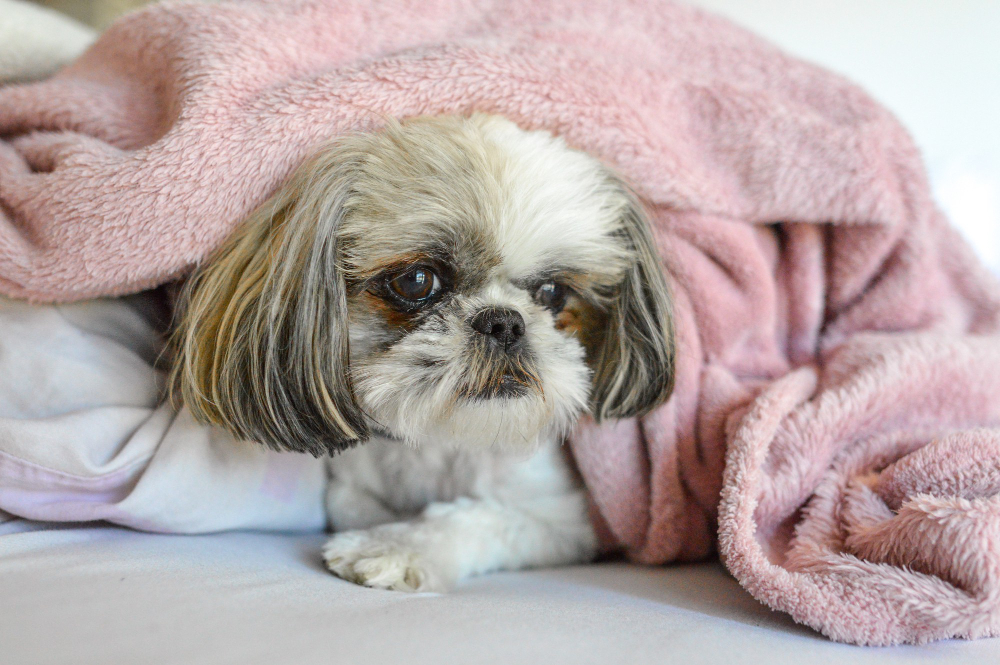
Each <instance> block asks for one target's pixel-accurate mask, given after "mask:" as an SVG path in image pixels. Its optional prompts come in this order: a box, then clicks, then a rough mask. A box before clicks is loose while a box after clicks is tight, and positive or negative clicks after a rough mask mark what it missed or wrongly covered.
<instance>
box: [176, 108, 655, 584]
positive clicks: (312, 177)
mask: <svg viewBox="0 0 1000 665" xmlns="http://www.w3.org/2000/svg"><path fill="white" fill-rule="evenodd" d="M414 271H419V272H420V274H421V275H422V276H426V275H432V276H433V277H432V278H430V279H429V280H425V281H424V282H423V283H424V284H425V285H426V293H427V294H428V295H426V296H425V297H422V298H419V299H411V298H407V297H405V296H406V293H405V292H404V293H403V294H402V295H401V294H399V293H397V292H396V291H395V290H394V289H398V288H399V287H398V286H394V285H395V284H397V283H398V281H399V280H400V279H404V280H405V279H409V278H410V277H408V276H411V275H414V274H416V273H415V272H414ZM421 288H423V287H421ZM418 293H423V292H422V291H420V292H418ZM551 293H560V294H562V296H561V297H559V298H553V297H550V294H551ZM178 320H179V324H178V327H177V331H176V333H175V335H174V340H175V348H176V354H175V359H174V362H175V364H174V383H175V385H176V386H177V387H179V389H180V394H181V396H182V397H183V401H184V403H185V404H186V405H187V406H189V407H190V408H191V410H192V412H193V413H194V414H195V416H196V417H197V418H200V419H202V420H203V421H205V422H211V423H215V424H218V425H221V426H223V427H225V428H227V429H229V430H230V431H231V432H233V434H235V435H236V436H238V437H241V438H245V439H250V440H254V441H261V442H264V443H266V444H268V445H270V446H272V447H274V448H276V449H290V450H299V451H307V452H312V453H314V454H322V453H336V452H340V451H342V450H344V449H345V448H348V447H350V446H353V445H355V444H357V443H359V442H365V441H367V440H368V439H369V438H370V436H371V432H376V433H377V435H376V436H375V440H374V441H371V442H368V443H367V444H365V445H363V446H361V447H359V448H358V449H356V450H353V451H350V452H349V453H344V454H342V455H341V456H339V457H337V458H335V459H334V460H333V461H332V462H331V470H332V471H331V473H332V478H333V480H332V486H331V489H330V494H329V500H328V508H329V512H330V516H331V522H332V524H333V525H334V527H336V528H338V529H343V528H345V527H350V528H360V527H365V528H367V527H374V526H376V525H380V524H382V523H384V522H393V524H389V525H385V526H379V528H377V529H374V530H371V531H367V532H359V533H340V534H337V535H336V536H335V537H334V539H333V540H332V541H331V543H330V545H329V546H328V547H327V553H326V555H327V561H328V563H329V564H330V568H331V570H333V571H334V572H336V573H337V574H338V575H340V576H342V577H346V578H348V579H354V580H357V581H359V582H362V583H365V584H368V585H370V586H380V587H389V588H397V589H409V590H428V589H431V590H442V589H445V588H448V587H449V586H451V585H452V584H454V583H455V582H457V581H458V580H459V579H461V578H462V577H464V576H466V575H469V574H473V573H481V572H486V571H488V570H495V569H498V568H522V567H526V566H537V565H547V564H548V565H551V564H556V563H569V562H577V561H585V560H587V559H589V558H590V557H591V556H593V554H594V552H595V547H596V538H595V536H594V533H593V530H592V528H591V526H590V523H589V518H588V516H587V511H586V501H585V499H584V494H583V489H582V487H581V486H580V484H579V482H578V481H577V480H576V479H575V477H574V476H573V474H572V473H571V472H570V471H569V469H568V467H567V465H566V460H565V458H564V457H563V456H562V455H561V454H560V453H559V452H558V450H557V449H558V446H559V445H560V444H561V442H562V441H563V439H564V437H565V436H566V434H568V433H569V431H570V429H571V427H572V426H573V425H574V424H575V422H576V420H577V418H578V417H579V416H580V414H581V413H582V412H584V411H585V410H588V409H589V410H590V411H591V412H592V413H594V414H595V415H596V416H597V417H602V416H604V415H606V414H608V413H613V414H616V415H622V416H626V417H627V416H634V415H640V414H643V413H646V412H648V411H649V410H650V409H651V408H653V407H655V406H657V405H659V404H661V403H662V402H663V400H665V399H666V398H667V396H668V395H669V392H670V389H671V385H672V383H671V377H672V375H673V372H672V359H673V340H672V335H671V328H670V324H669V321H670V317H669V300H668V298H667V293H666V284H665V282H664V280H663V276H662V273H661V272H660V269H659V258H658V257H657V256H656V254H655V250H654V249H653V245H652V241H651V237H650V234H649V224H648V222H647V221H646V219H645V217H644V215H643V214H642V212H641V209H640V208H639V206H638V203H637V202H636V200H635V199H634V197H633V196H632V195H631V194H630V193H629V192H628V190H627V189H626V188H625V187H624V186H623V185H622V184H621V182H620V181H619V180H618V179H617V178H616V177H614V176H613V175H612V174H611V173H610V172H609V171H608V170H607V169H606V168H604V167H603V166H602V165H601V164H600V163H599V162H598V161H597V160H595V159H593V158H591V157H589V156H587V155H585V154H583V153H581V152H578V151H575V150H571V149H570V148H568V147H567V146H566V144H565V143H564V142H563V141H562V140H560V139H557V138H555V137H553V136H552V135H550V134H548V133H546V132H524V131H523V130H521V129H519V128H518V127H516V126H515V125H514V124H513V123H510V122H509V121H506V120H503V119H501V118H498V117H496V116H485V115H473V116H471V117H469V118H460V117H455V116H442V117H437V118H417V119H413V120H410V121H407V122H406V123H405V124H402V125H400V124H398V123H395V122H390V123H388V124H387V125H386V127H385V128H383V129H382V130H381V131H379V132H377V133H372V134H357V135H353V136H347V137H343V138H341V139H338V140H337V141H335V142H334V143H332V144H331V145H329V146H328V147H326V148H324V149H322V150H321V151H320V152H319V154H318V156H317V157H316V158H314V159H312V160H311V161H308V162H307V163H306V164H305V165H303V167H302V168H301V169H299V171H298V172H297V173H296V174H295V175H294V176H293V177H292V178H291V180H290V182H289V184H288V185H287V186H286V187H285V188H283V189H282V190H281V191H280V192H279V193H278V194H276V195H275V197H274V198H273V199H272V200H271V201H268V202H267V203H265V204H264V205H263V206H262V207H261V208H260V210H258V211H257V212H256V213H255V214H254V215H252V216H251V217H250V218H249V219H248V220H247V222H246V223H245V224H244V225H243V227H241V229H240V230H239V231H238V232H237V234H236V236H235V237H234V238H233V239H232V240H231V241H230V242H229V243H228V244H227V245H226V246H224V247H223V248H222V250H221V251H220V252H219V253H218V255H217V256H214V257H212V258H211V259H210V260H209V261H208V263H207V264H206V266H205V267H204V269H202V270H201V271H199V272H198V273H196V274H195V275H194V277H193V278H192V279H191V280H189V282H188V285H187V287H186V288H185V291H184V294H183V296H182V298H181V303H180V315H179V317H178ZM505 326H506V327H505ZM514 327H516V332H513V331H514ZM588 345H589V347H590V348H587V347H588ZM588 360H589V362H588ZM592 384H593V385H592ZM592 393H593V395H594V397H593V398H591V394H592ZM539 448H542V449H544V450H543V452H542V453H540V454H538V455H535V454H534V453H535V452H536V451H537V450H538V449H539ZM443 502H446V503H443ZM418 515H419V518H418V519H414V520H412V521H401V520H408V519H409V518H415V517H417V516H418Z"/></svg>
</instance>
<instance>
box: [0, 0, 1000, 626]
mask: <svg viewBox="0 0 1000 665" xmlns="http://www.w3.org/2000/svg"><path fill="white" fill-rule="evenodd" d="M470 111H484V112H491V113H498V114H501V115H505V116H507V117H509V118H510V119H512V120H514V121H516V122H518V123H519V124H521V125H522V126H524V127H526V128H532V129H533V128H544V129H548V130H550V131H552V132H554V133H557V134H560V135H562V136H564V137H565V138H566V139H567V140H568V141H569V142H570V143H571V144H572V145H574V146H577V147H579V148H581V149H584V150H587V151H588V152H590V153H592V154H594V155H596V156H598V157H600V158H602V159H603V160H605V161H606V162H608V163H609V164H611V165H613V166H614V167H615V168H617V169H618V170H619V171H620V172H621V173H622V174H623V175H624V177H625V178H626V179H627V180H628V181H629V182H630V183H631V184H632V185H633V186H634V187H635V188H636V190H637V192H638V193H639V194H640V195H641V196H642V198H643V199H644V200H645V201H646V203H647V204H648V206H649V208H650V211H651V216H652V223H653V226H654V229H653V230H654V234H655V236H656V238H657V242H658V246H659V250H660V253H661V256H662V258H663V263H664V270H665V272H666V275H667V277H668V281H669V283H670V285H671V287H672V291H673V297H674V301H675V312H674V316H675V319H676V329H677V335H678V340H677V345H678V364H677V381H676V391H675V393H674V395H673V396H672V397H671V399H670V400H669V402H667V403H666V404H665V405H664V406H663V407H661V408H659V409H658V410H656V411H654V412H653V413H651V414H650V415H648V416H646V417H644V418H642V419H641V420H630V421H621V422H617V423H606V424H602V425H600V426H598V425H595V424H594V423H592V422H589V421H585V422H583V423H582V424H581V425H580V427H579V429H578V431H577V432H576V433H574V435H573V436H572V437H571V440H570V445H571V446H572V450H573V453H574V455H575V458H576V461H577V464H578V466H579V468H580V472H581V474H582V475H583V478H584V480H585V482H586V483H587V486H588V489H589V490H590V492H591V496H592V500H593V508H594V511H595V519H596V520H597V521H598V523H599V524H601V525H602V528H605V529H606V531H607V533H608V535H609V538H610V539H611V540H612V541H613V543H614V544H615V545H616V546H617V547H620V548H621V549H622V550H623V551H625V552H626V553H627V554H628V555H629V556H630V557H632V558H634V559H636V560H639V561H644V562H649V563H665V562H670V561H678V560H695V559H700V558H704V557H706V556H709V555H711V554H712V553H714V552H716V551H718V552H719V553H720V554H721V556H722V557H723V559H724V561H725V562H726V565H727V566H728V567H729V569H730V571H732V573H733V574H734V575H735V576H736V578H737V579H738V580H739V581H740V583H741V584H742V585H743V586H744V587H746V588H747V589H748V590H749V591H750V592H751V593H752V594H753V595H754V596H756V597H757V598H758V599H760V600H761V601H763V602H765V603H767V604H768V605H770V606H771V607H773V608H776V609H779V610H781V611H785V612H788V613H789V614H791V615H792V616H793V617H794V618H795V619H796V620H797V621H800V622H802V623H805V624H807V625H809V626H812V627H814V628H815V629H817V630H819V631H821V632H823V633H824V634H826V635H828V636H830V637H832V638H834V639H838V640H843V641H847V642H854V643H859V644H894V643H899V642H926V641H929V640H934V639H942V638H948V637H980V636H987V635H995V634H997V632H998V631H1000V544H998V543H1000V496H998V490H1000V462H997V459H998V455H997V453H998V452H1000V284H998V283H997V281H996V280H995V279H994V278H993V277H992V276H991V275H989V274H988V273H987V272H986V271H985V270H984V269H983V268H982V267H981V266H980V264H979V263H978V261H977V259H976V258H975V256H974V255H973V254H972V252H971V251H970V249H969V248H968V247H967V246H966V245H965V244H964V243H963V241H962V240H961V239H960V238H959V237H958V235H957V233H956V232H955V231H954V230H952V229H951V227H950V226H949V225H948V222H947V220H946V219H945V218H944V217H943V215H942V214H941V213H940V212H939V211H938V209H937V208H936V206H935V205H934V203H933V201H932V199H931V197H930V193H929V187H928V184H927V181H926V176H925V174H924V169H923V166H922V163H921V160H920V156H919V153H918V151H917V149H916V148H915V146H914V145H913V142H912V141H911V139H910V138H909V136H908V135H907V133H906V131H905V130H904V129H903V128H902V127H901V126H900V125H899V123H898V122H897V121H896V120H895V119H894V118H893V117H892V116H891V114H889V113H888V112H887V111H886V110H885V109H883V108H882V107H881V106H879V105H878V104H877V103H875V102H874V101H872V100H871V99H870V98H869V97H868V96H867V95H866V94H865V93H864V92H863V91H861V90H860V89H858V88H857V87H855V86H854V85H852V84H850V83H849V82H847V81H845V80H843V79H842V78H840V77H838V76H836V75H834V74H831V73H829V72H826V71H823V70H821V69H819V68H817V67H815V66H812V65H810V64H808V63H804V62H801V61H798V60H796V59H794V58H791V57H790V56H788V55H785V54H783V53H781V52H780V51H778V50H777V49H775V48H774V47H772V46H771V45H769V44H767V43H765V42H764V41H762V40H760V39H759V38H757V37H755V36H753V35H751V34H749V33H747V32H745V31H744V30H742V29H740V28H737V27H735V26H733V25H731V24H729V23H728V22H726V21H724V20H722V19H719V18H716V17H714V16H711V15H709V14H706V13H703V12H701V11H698V10H695V9H692V8H689V7H685V6H683V5H679V4H674V3H671V2H664V1H659V0H590V1H589V2H586V3H581V2H575V1H573V0H422V1H419V2H418V1H416V0H393V1H391V2H380V3H368V2H366V1H365V0H281V1H279V0H245V1H243V2H220V3H217V4H201V3H166V4H164V5H161V6H156V7H153V8H151V9H149V10H146V11H143V12H140V13H138V14H135V15H132V16H129V17H127V18H125V19H123V20H122V21H120V22H119V23H117V24H115V25H114V26H113V27H112V28H111V29H109V30H108V31H107V32H106V33H105V34H104V35H103V36H102V37H101V38H100V39H99V40H98V42H97V43H96V44H95V45H94V46H93V47H92V48H91V49H90V50H89V51H88V52H87V53H86V54H85V55H84V56H83V57H81V58H80V59H79V60H78V61H77V62H76V63H75V64H73V65H71V66H70V67H68V68H67V69H65V70H64V71H62V72H61V73H59V74H58V75H56V76H55V77H53V78H51V79H49V80H47V81H44V82H40V83H35V84H31V85H23V86H9V87H6V88H3V89H0V138H2V140H0V293H3V294H6V295H8V296H13V297H18V298H27V299H31V300H39V301H69V300H78V299H83V298H90V297H94V296H104V295H118V294H125V293H131V292H135V291H138V290H141V289H144V288H147V287H150V286H154V285H157V284H161V283H164V282H166V281H169V280H172V279H175V278H177V277H180V276H183V275H184V274H185V273H186V272H187V271H189V270H190V269H191V268H192V266H194V265H195V264H196V263H197V262H198V261H200V260H202V259H204V257H205V256H206V255H207V254H208V253H209V252H211V251H212V250H213V249H214V248H215V247H217V246H218V245H219V243H220V242H221V241H222V240H223V239H224V238H225V236H226V235H227V234H228V233H229V232H230V231H231V230H232V229H233V228H234V226H235V225H236V224H237V223H238V222H239V221H240V219H241V218H242V217H243V216H245V215H246V214H247V213H248V212H249V211H250V210H252V208H253V207H255V206H256V205H258V204H259V203H260V202H261V201H262V200H263V199H264V198H266V197H267V196H268V195H269V194H270V193H271V192H272V191H273V190H274V189H275V188H276V187H277V186H278V185H279V184H280V183H281V182H282V181H283V179H284V178H286V177H287V176H288V174H289V173H290V171H291V170H292V169H293V168H294V167H295V166H296V165H297V164H298V163H300V162H301V161H302V160H303V159H304V158H305V156H306V155H307V154H308V153H309V151H310V150H311V149H312V148H313V147H314V146H315V145H316V144H317V143H319V142H321V141H325V140H328V139H330V138H331V137H335V136H337V135H340V134H343V133H344V132H348V131H355V130H365V129H370V128H373V127H376V126H377V125H378V124H379V123H380V122H382V119H384V118H385V117H389V116H391V117H408V116H413V115H418V114H428V113H437V114H439V113H464V112H470ZM2 482H3V479H2V477H0V483H2Z"/></svg>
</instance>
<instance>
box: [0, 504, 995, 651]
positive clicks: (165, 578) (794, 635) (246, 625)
mask: <svg viewBox="0 0 1000 665" xmlns="http://www.w3.org/2000/svg"><path fill="white" fill-rule="evenodd" d="M19 528H21V527H20V525H18V524H17V523H13V524H11V523H8V524H7V525H4V526H2V527H0V532H2V531H4V530H5V531H7V532H8V535H3V536H0V662H2V663H4V665H23V664H28V663H32V664H35V665H42V664H49V663H51V664H59V665H89V664H94V665H125V664H131V663H137V664H138V663H141V664H142V665H152V664H154V663H155V664H161V663H162V664H164V665H165V664H168V663H169V664H172V663H177V664H179V665H181V664H182V665H198V664H201V663H239V664H240V665H258V664H260V665H283V664H285V663H287V664H289V665H310V664H312V663H316V664H319V663H323V664H324V665H331V664H339V663H345V664H347V663H350V664H365V663H370V664H372V665H382V664H383V663H407V664H408V665H423V664H424V663H428V664H430V663H433V664H435V665H438V664H441V663H483V664H489V663H498V664H501V663H502V664H503V665H516V664H518V663H526V664H532V665H560V664H562V663H566V664H567V665H569V664H572V665H585V664H587V663H609V664H611V663H613V664H615V665H617V664H622V665H639V664H641V663H683V664H684V665H695V664H697V663H724V664H726V665H757V664H760V665H775V664H776V663H785V662H787V663H795V664H796V665H810V664H812V663H831V664H832V663H837V664H843V663H850V664H851V665H865V664H867V663H873V664H875V663H879V664H889V663H942V664H943V663H949V664H951V663H954V664H959V663H962V664H966V665H972V664H973V663H981V664H983V665H986V664H988V663H998V662H1000V639H995V640H980V641H976V642H959V641H954V642H942V643H937V644H932V645H928V646H924V647H894V648H883V649H872V648H863V647H852V646H846V645H842V644H835V643H832V642H830V641H828V640H826V639H825V638H822V637H820V636H819V635H817V634H815V633H813V632H812V631H810V630H808V629H805V628H802V627H800V626H797V625H795V624H793V623H792V622H791V620H790V619H788V618H787V617H786V616H784V615H781V614H777V613H774V612H771V611H769V610H768V609H767V608H765V607H763V606H762V605H760V604H759V603H758V602H756V601H755V600H754V599H753V598H751V597H750V596H749V595H748V594H747V593H746V592H745V591H743V590H742V589H741V588H740V587H739V586H738V585H737V584H736V582H735V581H733V580H732V579H731V578H730V577H728V576H727V575H726V573H725V572H724V571H723V569H722V568H721V566H720V565H719V564H716V563H711V564H699V565H685V566H673V567H667V568H645V567H640V566H634V565H626V564H619V563H611V564H599V565H593V566H575V567H571V568H564V569H556V570H544V571H532V572H523V573H505V574H497V575H488V576H485V577H482V578H477V579H473V580H471V581H469V582H468V583H466V584H464V585H462V586H461V587H460V588H459V589H458V590H456V591H455V592H453V593H450V594H445V595H438V594H415V595H413V594H405V593H399V592H392V591H378V590H373V589H367V588H363V587H358V586H355V585H353V584H350V583H347V582H344V581H342V580H339V579H337V578H335V577H333V576H332V575H330V574H329V573H326V572H325V571H324V570H323V568H322V564H321V562H320V559H319V554H318V552H319V546H320V544H321V542H322V536H321V535H319V534H315V535H308V536H301V535H300V536H291V535H281V534H261V533H228V534H217V535H211V536H160V535H151V534H140V533H135V532H131V531H127V530H124V529H119V528H114V527H104V528H60V529H50V530H41V531H39V530H35V531H28V532H22V533H10V532H11V531H17V530H18V529H19Z"/></svg>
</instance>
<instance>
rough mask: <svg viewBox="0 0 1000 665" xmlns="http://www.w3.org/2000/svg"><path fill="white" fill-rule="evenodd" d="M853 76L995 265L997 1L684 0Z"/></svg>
mask: <svg viewBox="0 0 1000 665" xmlns="http://www.w3.org/2000/svg"><path fill="white" fill-rule="evenodd" d="M687 1H688V2H689V4H693V5H698V6H701V7H704V8H706V9H710V10H712V11H715V12H716V13H719V14H723V15H726V16H728V17H729V18H731V19H733V20H734V21H736V22H737V23H740V24H742V25H744V26H746V27H748V28H750V29H752V30H753V31H754V32H757V33H758V34H761V35H763V36H765V37H767V38H768V39H770V40H771V41H772V42H775V43H776V44H778V45H780V46H782V47H783V48H785V49H786V50H788V51H790V52H792V53H794V54H796V55H798V56H800V57H803V58H805V59H807V60H811V61H813V62H816V63H819V64H821V65H824V66H826V67H827V68H829V69H833V70H835V71H837V72H840V73H841V74H845V75H846V76H848V77H849V78H851V79H853V80H854V81H856V82H858V83H860V84H861V85H862V86H863V87H865V88H866V89H867V90H868V92H869V93H871V94H872V95H873V96H874V97H875V98H876V99H878V100H879V101H881V102H882V103H883V104H885V105H886V106H888V107H889V108H890V109H892V110H893V111H894V112H895V113H896V114H897V115H898V116H899V117H900V118H901V119H902V121H903V123H904V124H905V125H906V126H907V127H908V128H909V129H910V131H911V132H912V133H913V135H914V137H915V139H916V141H917V144H918V145H920V146H921V148H922V149H923V151H924V156H925V159H926V161H927V164H928V167H929V169H930V172H931V179H932V181H933V183H934V188H935V193H936V195H937V198H938V201H939V202H940V203H941V205H942V206H943V207H944V209H945V210H946V211H947V212H948V213H949V215H950V216H951V217H952V220H953V221H954V222H955V223H956V224H957V225H958V226H959V227H960V228H961V229H962V231H963V232H964V233H965V235H966V236H967V237H969V238H970V240H972V243H973V245H974V246H975V247H976V249H977V250H978V251H979V253H980V255H981V256H983V258H984V259H985V260H986V261H987V263H988V264H989V265H990V266H991V267H992V268H993V269H994V270H995V271H997V272H1000V0H687Z"/></svg>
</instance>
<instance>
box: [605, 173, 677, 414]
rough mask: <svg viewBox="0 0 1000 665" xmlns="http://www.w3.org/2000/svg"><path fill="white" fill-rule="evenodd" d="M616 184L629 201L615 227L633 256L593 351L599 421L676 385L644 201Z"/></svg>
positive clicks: (667, 310)
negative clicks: (619, 221)
mask: <svg viewBox="0 0 1000 665" xmlns="http://www.w3.org/2000/svg"><path fill="white" fill-rule="evenodd" d="M620 186H621V188H622V190H623V191H625V192H626V197H627V204H626V205H625V206H624V211H623V213H622V219H621V227H620V230H619V233H620V234H621V235H622V239H623V240H624V242H625V244H626V246H627V248H628V250H629V252H630V254H631V257H632V260H631V263H630V266H629V268H628V270H627V271H626V273H625V277H624V279H623V280H622V281H621V283H620V284H619V285H618V286H617V287H616V290H615V292H614V293H613V294H612V296H611V298H610V302H609V305H608V308H607V319H606V325H605V327H604V333H603V336H602V338H601V340H600V342H599V344H598V346H597V348H596V349H595V351H596V352H595V353H594V354H593V356H592V357H593V359H594V360H593V365H594V367H593V370H594V378H593V389H592V392H591V412H592V413H593V415H594V417H595V419H596V420H598V421H601V420H604V419H607V418H628V417H633V416H640V415H643V414H645V413H648V412H649V411H650V410H651V409H653V408H654V407H656V406H658V405H659V404H662V403H663V402H664V401H666V399H667V398H668V397H669V396H670V393H671V392H672V391H673V387H674V328H673V318H672V311H671V309H672V308H671V300H670V294H669V291H668V288H667V283H666V280H665V278H664V276H663V265H662V263H661V262H660V258H659V256H658V255H657V251H656V245H655V243H654V241H653V237H652V232H651V230H650V226H649V221H648V219H647V217H646V214H645V212H644V210H643V207H642V204H641V203H640V202H639V200H638V199H637V198H636V196H635V195H634V194H632V193H631V192H629V191H628V190H627V188H626V187H625V186H624V185H620Z"/></svg>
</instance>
